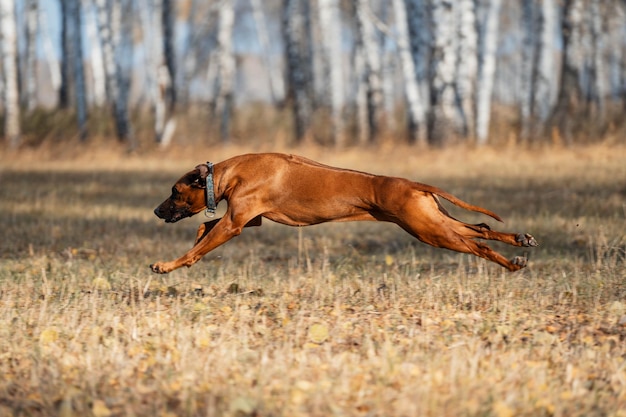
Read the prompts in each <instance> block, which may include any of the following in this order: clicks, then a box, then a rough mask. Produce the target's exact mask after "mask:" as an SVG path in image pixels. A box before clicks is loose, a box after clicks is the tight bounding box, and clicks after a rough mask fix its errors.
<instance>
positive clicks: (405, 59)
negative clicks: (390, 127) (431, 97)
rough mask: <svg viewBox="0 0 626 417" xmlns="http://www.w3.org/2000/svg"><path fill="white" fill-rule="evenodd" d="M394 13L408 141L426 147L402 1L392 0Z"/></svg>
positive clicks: (417, 87) (420, 99)
mask: <svg viewBox="0 0 626 417" xmlns="http://www.w3.org/2000/svg"><path fill="white" fill-rule="evenodd" d="M393 9H394V12H395V20H396V30H397V39H398V53H399V55H400V62H401V65H402V75H403V81H404V94H405V97H406V102H407V116H408V117H407V119H408V126H407V128H408V131H409V140H410V142H411V143H416V144H418V145H419V146H421V147H425V146H426V145H427V137H426V114H425V111H424V106H423V99H422V97H421V96H420V93H421V92H420V89H419V86H418V83H417V71H416V70H415V62H414V61H413V56H412V55H411V47H410V42H409V28H408V18H407V13H406V7H405V2H404V0H393Z"/></svg>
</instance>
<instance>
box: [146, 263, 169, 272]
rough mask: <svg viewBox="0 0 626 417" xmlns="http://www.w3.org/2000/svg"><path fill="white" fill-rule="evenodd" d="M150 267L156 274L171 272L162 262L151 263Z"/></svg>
mask: <svg viewBox="0 0 626 417" xmlns="http://www.w3.org/2000/svg"><path fill="white" fill-rule="evenodd" d="M150 269H151V270H152V272H154V273H155V274H167V273H168V272H170V271H168V270H167V269H166V268H165V266H164V265H163V263H162V262H157V263H155V264H152V265H150Z"/></svg>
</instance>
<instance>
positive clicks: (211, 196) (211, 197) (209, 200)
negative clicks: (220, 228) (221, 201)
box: [206, 162, 217, 217]
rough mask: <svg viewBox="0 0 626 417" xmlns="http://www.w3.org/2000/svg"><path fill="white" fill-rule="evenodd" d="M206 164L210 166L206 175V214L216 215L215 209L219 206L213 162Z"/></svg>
mask: <svg viewBox="0 0 626 417" xmlns="http://www.w3.org/2000/svg"><path fill="white" fill-rule="evenodd" d="M206 164H207V167H208V168H209V173H208V175H207V176H206V215H207V216H208V217H213V216H215V209H216V208H217V205H216V204H215V185H214V183H213V164H212V163H211V162H207V163H206Z"/></svg>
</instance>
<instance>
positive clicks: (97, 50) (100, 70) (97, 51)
mask: <svg viewBox="0 0 626 417" xmlns="http://www.w3.org/2000/svg"><path fill="white" fill-rule="evenodd" d="M97 13H98V10H97V8H96V7H95V2H94V7H92V12H91V13H87V14H86V17H87V22H86V24H85V28H86V30H87V39H88V40H89V46H90V57H91V74H92V77H93V82H92V85H93V103H94V104H95V105H96V106H97V107H102V106H104V104H105V103H106V77H105V75H104V59H103V58H102V46H101V44H100V39H99V38H98V30H97V28H98V22H97Z"/></svg>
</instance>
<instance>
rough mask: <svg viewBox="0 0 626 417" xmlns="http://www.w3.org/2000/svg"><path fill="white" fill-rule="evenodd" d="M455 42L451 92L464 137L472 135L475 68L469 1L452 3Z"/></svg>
mask: <svg viewBox="0 0 626 417" xmlns="http://www.w3.org/2000/svg"><path fill="white" fill-rule="evenodd" d="M452 7H453V11H454V22H455V24H454V26H455V27H456V28H457V29H456V34H455V36H454V43H455V49H456V51H455V52H454V54H455V71H454V73H455V75H454V86H455V88H454V93H455V103H456V108H457V113H458V116H457V117H456V118H455V119H456V124H457V130H458V133H460V135H461V136H462V137H464V138H469V137H471V136H473V135H474V134H475V126H474V122H475V116H474V103H475V101H474V99H475V90H476V74H477V69H478V54H477V46H478V40H477V33H476V12H475V9H474V2H473V0H456V1H455V2H454V3H453V4H452Z"/></svg>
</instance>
